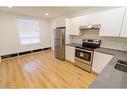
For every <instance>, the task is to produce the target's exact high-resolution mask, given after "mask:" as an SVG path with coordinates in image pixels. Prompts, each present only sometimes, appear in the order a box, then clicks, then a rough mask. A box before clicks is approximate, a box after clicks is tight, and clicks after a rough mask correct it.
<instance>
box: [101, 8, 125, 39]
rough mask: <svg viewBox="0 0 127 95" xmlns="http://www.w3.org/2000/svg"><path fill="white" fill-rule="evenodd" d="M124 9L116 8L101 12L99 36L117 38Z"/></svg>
mask: <svg viewBox="0 0 127 95" xmlns="http://www.w3.org/2000/svg"><path fill="white" fill-rule="evenodd" d="M124 12H125V8H116V9H112V10H108V11H104V12H102V25H101V29H100V36H112V37H118V36H119V34H120V30H121V26H122V20H123V16H124Z"/></svg>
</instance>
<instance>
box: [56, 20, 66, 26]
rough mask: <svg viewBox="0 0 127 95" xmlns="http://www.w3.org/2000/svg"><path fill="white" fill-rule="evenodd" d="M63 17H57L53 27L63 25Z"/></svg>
mask: <svg viewBox="0 0 127 95" xmlns="http://www.w3.org/2000/svg"><path fill="white" fill-rule="evenodd" d="M65 23H66V21H65V18H58V19H56V22H55V27H65Z"/></svg>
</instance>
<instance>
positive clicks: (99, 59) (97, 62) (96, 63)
mask: <svg viewBox="0 0 127 95" xmlns="http://www.w3.org/2000/svg"><path fill="white" fill-rule="evenodd" d="M112 58H113V55H109V54H105V53H100V52H94V57H93V65H92V71H93V72H95V73H97V74H99V73H100V72H101V71H102V70H103V69H104V67H105V66H106V65H107V64H108V63H109V61H110V60H111V59H112Z"/></svg>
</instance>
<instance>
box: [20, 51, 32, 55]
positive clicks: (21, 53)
mask: <svg viewBox="0 0 127 95" xmlns="http://www.w3.org/2000/svg"><path fill="white" fill-rule="evenodd" d="M30 53H31V51H25V52H20V53H19V56H20V55H25V54H30Z"/></svg>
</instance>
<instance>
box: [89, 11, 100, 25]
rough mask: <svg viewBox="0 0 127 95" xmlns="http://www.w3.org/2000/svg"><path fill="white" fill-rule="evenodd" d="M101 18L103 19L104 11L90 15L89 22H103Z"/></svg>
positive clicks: (92, 23)
mask: <svg viewBox="0 0 127 95" xmlns="http://www.w3.org/2000/svg"><path fill="white" fill-rule="evenodd" d="M101 19H102V13H101V12H98V13H94V14H90V15H89V22H88V23H89V24H90V25H94V24H101Z"/></svg>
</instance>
